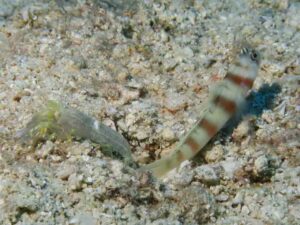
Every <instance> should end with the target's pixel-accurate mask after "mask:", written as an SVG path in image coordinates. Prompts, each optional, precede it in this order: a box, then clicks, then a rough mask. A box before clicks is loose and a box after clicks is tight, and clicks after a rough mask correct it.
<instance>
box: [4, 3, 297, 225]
mask: <svg viewBox="0 0 300 225" xmlns="http://www.w3.org/2000/svg"><path fill="white" fill-rule="evenodd" d="M299 21H300V2H299V1H296V0H294V1H292V0H290V1H288V0H283V1H280V0H264V1H262V0H260V1H258V0H256V1H255V0H250V1H246V0H241V1H233V0H232V1H230V0H228V1H205V0H203V1H200V0H198V1H197V0H195V1H192V0H191V1H184V0H176V1H151V0H147V1H146V0H145V1H136V0H126V1H119V0H113V1H105V0H102V1H101V0H94V1H92V0H80V1H79V0H78V1H76V0H73V1H63V0H56V1H45V0H44V1H43V0H40V1H37V0H28V1H25V0H24V1H22V0H19V1H18V0H15V1H8V0H0V224H3V225H10V224H18V225H21V224H22V225H25V224H26V225H28V224H49V225H50V224H53V225H54V224H70V225H71V224H72V225H73V224H74V225H75V224H76V225H77V224H78V225H79V224H81V225H83V224H91V225H94V224H95V225H96V224H136V225H137V224H143V225H144V224H157V225H158V224H163V225H165V224H172V225H173V224H178V225H179V224H220V225H221V224H222V225H223V224H228V225H229V224H262V225H263V224H289V225H290V224H291V225H293V224H295V225H296V224H300V222H299V221H300V214H299V212H300V198H299V196H300V151H299V150H300V149H299V148H300V143H299V140H300V86H299V84H300V65H299V63H300V32H299V31H300V23H299ZM238 40H245V41H247V42H250V43H251V44H252V45H253V46H255V48H256V49H257V50H258V51H259V52H260V53H261V55H262V56H263V59H262V63H261V67H260V71H259V77H258V78H257V79H256V81H255V84H254V88H253V90H252V92H251V93H250V94H249V97H248V100H247V103H248V104H247V106H246V107H245V109H244V110H243V111H242V112H241V114H242V115H241V116H240V117H241V118H239V119H238V120H237V121H232V123H231V124H229V125H228V126H227V127H226V128H225V129H223V130H222V131H221V132H220V133H219V134H218V136H217V137H216V138H215V139H214V140H212V141H211V143H210V144H209V145H208V146H207V147H206V148H205V149H204V150H203V151H202V152H201V154H200V155H199V156H198V157H197V159H195V160H194V161H189V162H184V163H183V164H182V165H181V166H180V168H178V169H177V170H174V171H172V172H170V174H168V175H167V176H166V177H165V178H164V179H161V180H157V179H155V178H153V177H152V176H151V175H150V174H147V173H145V174H141V173H139V172H137V171H136V170H134V169H132V168H130V167H128V166H126V165H124V164H123V162H121V161H119V160H115V159H112V158H110V157H107V156H105V155H103V154H102V152H101V151H100V149H101V146H100V147H99V146H97V145H94V144H93V143H91V142H89V141H87V140H85V141H84V140H83V141H75V140H67V141H62V140H48V141H45V142H43V143H40V144H39V145H37V146H36V147H34V148H32V147H30V146H21V145H20V144H18V143H17V142H16V140H15V138H14V137H15V136H16V133H17V131H19V130H20V129H22V128H24V127H25V126H26V124H27V123H28V121H29V120H30V118H31V117H32V116H33V115H34V114H35V113H36V112H38V111H39V110H40V109H41V108H43V107H45V105H46V102H47V101H48V100H55V101H58V102H62V103H63V104H65V105H69V106H71V107H74V108H76V109H78V110H80V111H82V112H85V113H87V114H89V115H91V116H93V117H94V118H97V119H98V120H99V121H102V122H103V123H104V124H106V125H107V126H109V127H111V128H112V129H115V130H117V131H118V132H119V133H120V134H122V135H123V136H124V137H125V138H126V139H127V140H128V142H129V144H130V146H131V148H132V155H133V158H134V159H135V161H136V162H138V163H139V164H146V163H149V162H152V161H154V160H155V159H157V158H159V157H161V156H163V155H165V154H166V153H168V152H170V151H172V149H173V148H174V146H175V144H176V142H177V141H178V139H179V137H180V136H181V135H183V134H184V133H185V132H187V131H188V130H189V129H190V128H191V127H192V126H193V124H194V123H195V121H196V120H197V118H199V116H200V115H201V114H200V112H201V110H202V108H201V107H203V104H204V103H205V101H206V99H207V98H208V93H209V89H210V88H212V87H213V86H215V84H216V83H217V82H218V81H219V80H221V79H222V77H224V75H225V73H226V71H227V68H228V65H229V64H230V62H231V61H232V59H233V57H234V54H233V52H234V50H235V47H236V45H237V42H238Z"/></svg>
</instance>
